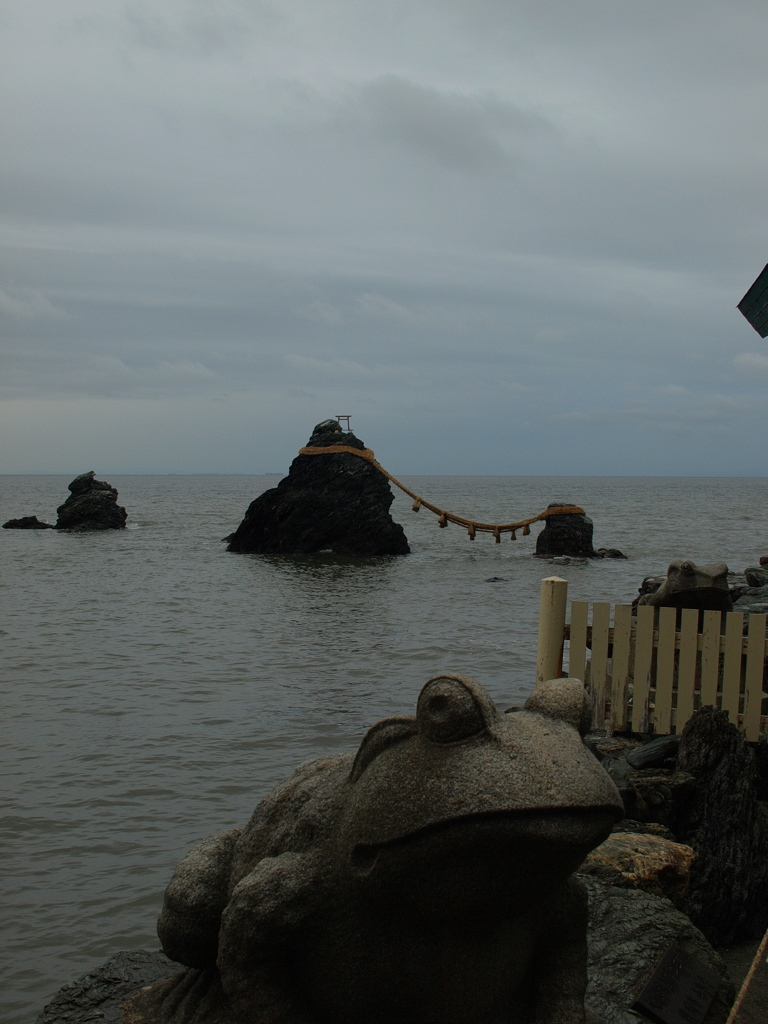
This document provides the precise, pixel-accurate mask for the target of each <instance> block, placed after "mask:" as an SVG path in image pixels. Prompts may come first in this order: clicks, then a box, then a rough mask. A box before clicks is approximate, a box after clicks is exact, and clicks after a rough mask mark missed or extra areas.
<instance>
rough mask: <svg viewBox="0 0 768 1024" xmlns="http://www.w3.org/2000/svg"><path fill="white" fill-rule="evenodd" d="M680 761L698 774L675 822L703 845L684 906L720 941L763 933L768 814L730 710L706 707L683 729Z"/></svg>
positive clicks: (767, 918)
mask: <svg viewBox="0 0 768 1024" xmlns="http://www.w3.org/2000/svg"><path fill="white" fill-rule="evenodd" d="M678 768H679V769H680V770H682V771H684V772H685V773H687V774H689V775H690V776H692V777H693V778H694V780H695V783H694V786H693V788H692V790H691V791H690V792H689V793H688V794H687V797H686V799H685V800H684V801H681V802H679V803H678V804H677V806H676V808H675V812H674V814H673V816H672V820H671V821H670V822H669V824H670V827H671V828H672V830H673V832H674V833H675V835H676V836H677V838H678V839H679V840H680V842H683V843H687V844H688V845H689V846H692V847H693V849H694V850H695V851H696V861H695V862H694V865H693V867H692V868H691V885H690V890H689V892H688V895H687V896H686V898H685V900H684V902H683V909H684V910H685V912H686V913H687V914H688V916H689V917H690V918H691V920H692V921H693V922H694V923H695V924H696V925H698V927H699V928H701V930H702V931H703V932H704V934H705V935H706V936H707V937H708V938H709V939H710V941H711V942H713V943H714V944H715V945H728V944H730V943H731V942H734V941H736V940H738V939H740V938H752V937H759V936H760V935H762V934H763V932H764V931H765V929H766V928H768V813H766V810H765V808H764V807H763V806H761V805H760V803H759V802H758V799H757V772H756V768H755V759H754V755H753V753H752V751H751V750H750V748H749V747H748V746H747V744H746V743H745V742H744V739H743V737H742V735H741V733H740V732H739V730H738V729H737V728H736V726H734V725H732V724H731V723H730V722H729V721H728V716H727V715H726V714H725V713H724V712H722V711H718V710H717V709H716V708H712V707H704V708H701V709H700V710H699V711H697V712H696V713H695V714H694V716H693V717H692V718H691V719H690V720H689V721H688V723H687V724H686V726H685V728H684V729H683V733H682V737H681V740H680V752H679V755H678Z"/></svg>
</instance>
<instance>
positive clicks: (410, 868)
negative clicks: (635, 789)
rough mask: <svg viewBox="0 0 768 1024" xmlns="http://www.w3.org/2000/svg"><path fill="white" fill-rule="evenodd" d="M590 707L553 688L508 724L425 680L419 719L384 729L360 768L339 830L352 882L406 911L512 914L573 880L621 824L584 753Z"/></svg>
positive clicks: (439, 681)
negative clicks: (449, 903)
mask: <svg viewBox="0 0 768 1024" xmlns="http://www.w3.org/2000/svg"><path fill="white" fill-rule="evenodd" d="M583 696H584V689H583V686H582V685H581V683H580V682H578V680H557V681H554V682H553V687H552V689H551V690H547V689H546V687H543V688H541V689H540V690H538V691H536V693H535V695H532V697H531V698H529V701H528V702H527V705H526V709H525V710H523V711H521V712H519V713H517V714H505V715H500V714H499V713H498V712H497V711H496V709H495V707H494V705H493V703H492V701H491V700H490V698H489V696H488V694H487V693H486V692H485V691H484V690H483V689H482V687H480V686H479V684H477V683H475V682H474V680H470V679H466V678H464V677H460V676H439V677H436V678H435V679H432V680H430V681H429V682H428V683H427V684H426V686H425V687H424V689H423V690H422V693H421V695H420V697H419V701H418V707H417V714H416V717H415V718H402V719H386V720H384V721H383V722H380V723H378V725H377V726H374V727H373V728H372V729H371V730H370V732H369V733H368V735H367V736H366V738H365V739H364V740H363V743H362V744H361V747H360V750H359V751H358V754H357V757H356V758H355V761H354V764H353V766H352V770H351V772H350V777H349V781H348V785H349V790H348V793H347V796H346V799H345V802H344V805H345V813H344V815H343V817H342V819H341V820H340V822H339V829H338V842H339V843H340V844H341V850H343V859H344V860H345V861H346V862H347V864H348V866H349V871H350V874H351V876H353V877H356V878H357V879H358V880H359V881H360V882H363V881H364V882H365V886H366V888H371V890H374V889H375V888H376V887H379V886H380V887H381V889H382V891H385V890H386V891H390V892H391V891H400V892H401V894H402V895H403V896H404V897H407V898H408V899H409V900H417V901H418V900H419V899H421V897H422V895H423V894H427V895H426V897H425V898H428V899H431V900H437V901H440V900H442V899H444V898H445V894H446V893H448V892H449V893H451V899H452V900H454V901H455V900H457V899H458V900H459V901H461V899H463V898H464V897H463V896H462V895H461V894H466V898H467V900H468V901H470V902H471V900H472V899H476V898H479V897H481V896H488V898H491V899H497V900H501V901H502V902H504V901H505V900H507V901H513V902H515V903H516V904H517V905H519V903H520V901H524V900H525V899H526V898H527V894H528V893H529V892H530V893H533V892H534V891H536V892H540V891H541V888H542V887H543V886H545V885H547V884H552V882H553V881H555V880H557V879H561V880H564V879H565V878H567V877H568V876H569V875H570V874H571V873H572V872H573V871H574V870H575V869H576V868H577V867H578V866H579V864H580V863H581V861H582V860H583V859H584V857H585V856H586V854H587V853H588V852H589V851H590V850H591V849H593V848H594V847H595V846H597V845H598V844H599V843H601V842H602V841H603V840H604V839H605V838H606V837H607V836H608V834H609V833H610V830H611V826H612V825H613V823H614V822H615V821H616V820H617V819H618V818H620V817H621V816H622V813H623V807H622V802H621V798H620V796H619V794H618V792H617V790H616V788H615V786H614V785H613V782H612V781H611V779H610V777H609V776H608V774H607V772H605V770H604V769H603V768H602V767H601V766H600V765H599V764H598V762H597V760H596V759H595V757H594V756H593V755H592V754H591V753H590V752H589V751H588V750H587V749H586V747H585V746H584V744H583V743H582V740H581V736H580V734H579V725H580V722H581V719H582V718H583V715H582V714H581V710H580V709H581V705H582V699H583ZM548 702H549V704H548ZM558 702H559V705H558ZM553 704H554V708H552V707H551V706H550V705H553ZM340 852H341V851H340Z"/></svg>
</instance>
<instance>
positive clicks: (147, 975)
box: [36, 949, 178, 1024]
mask: <svg viewBox="0 0 768 1024" xmlns="http://www.w3.org/2000/svg"><path fill="white" fill-rule="evenodd" d="M177 970H178V965H177V964H174V963H172V962H171V961H170V960H169V959H168V957H167V956H165V954H164V953H161V952H159V951H158V952H150V951H149V950H146V949H132V950H125V951H123V952H120V953H116V954H115V956H113V957H110V959H109V960H107V962H106V963H105V964H102V965H101V967H97V968H96V969H95V970H93V971H89V972H88V974H84V975H83V976H82V977H81V978H78V979H77V980H76V981H73V982H70V984H68V985H64V987H63V988H61V989H59V991H58V992H57V994H56V996H55V997H54V998H53V999H52V1000H51V1002H50V1003H48V1005H47V1006H46V1007H45V1009H44V1010H43V1012H42V1013H41V1014H40V1016H39V1017H38V1018H37V1021H36V1024H124V1017H123V1010H122V1003H123V1002H124V1000H126V999H127V998H128V996H130V995H132V994H133V993H134V992H136V990H137V989H138V988H140V987H141V986H142V985H150V984H151V983H152V982H153V981H157V980H158V979H159V978H167V977H168V976H169V975H170V974H173V973H174V971H177Z"/></svg>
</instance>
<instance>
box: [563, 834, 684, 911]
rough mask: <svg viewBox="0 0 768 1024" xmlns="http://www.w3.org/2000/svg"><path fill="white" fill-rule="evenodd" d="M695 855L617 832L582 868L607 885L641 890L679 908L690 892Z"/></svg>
mask: <svg viewBox="0 0 768 1024" xmlns="http://www.w3.org/2000/svg"><path fill="white" fill-rule="evenodd" d="M693 859H694V852H693V850H692V849H691V848H690V846H685V845H683V844H682V843H675V842H671V841H670V840H669V839H663V838H661V837H660V836H655V835H649V834H642V833H639V832H637V833H630V832H613V833H612V834H611V835H610V836H609V837H608V838H607V839H606V840H605V842H604V843H601V844H600V846H598V847H596V848H595V849H594V850H592V851H591V853H589V854H587V858H586V860H585V861H584V863H583V864H582V865H581V867H580V868H579V874H584V875H594V876H595V877H597V878H599V879H600V881H601V882H605V884H606V885H616V886H619V887H620V888H625V889H627V888H630V889H641V890H642V891H643V892H650V893H652V894H653V895H654V896H666V898H667V899H669V900H671V901H672V902H673V903H674V904H676V905H678V904H679V903H680V901H681V900H682V898H683V896H685V894H686V892H687V891H688V882H689V880H690V874H691V864H692V863H693Z"/></svg>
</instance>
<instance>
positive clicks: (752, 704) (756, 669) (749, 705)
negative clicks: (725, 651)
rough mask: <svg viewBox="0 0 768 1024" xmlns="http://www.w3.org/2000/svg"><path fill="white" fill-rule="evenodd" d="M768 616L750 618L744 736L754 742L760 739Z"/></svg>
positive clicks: (745, 685)
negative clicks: (767, 622) (767, 621)
mask: <svg viewBox="0 0 768 1024" xmlns="http://www.w3.org/2000/svg"><path fill="white" fill-rule="evenodd" d="M766 618H768V616H766V615H764V614H756V613H753V614H751V615H750V616H749V632H748V634H747V668H746V671H745V673H744V735H745V737H746V739H748V740H751V741H752V742H755V741H757V740H758V739H759V738H760V708H761V706H762V702H763V672H764V670H765V623H766Z"/></svg>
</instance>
